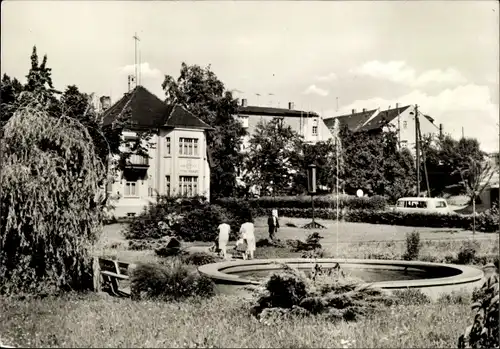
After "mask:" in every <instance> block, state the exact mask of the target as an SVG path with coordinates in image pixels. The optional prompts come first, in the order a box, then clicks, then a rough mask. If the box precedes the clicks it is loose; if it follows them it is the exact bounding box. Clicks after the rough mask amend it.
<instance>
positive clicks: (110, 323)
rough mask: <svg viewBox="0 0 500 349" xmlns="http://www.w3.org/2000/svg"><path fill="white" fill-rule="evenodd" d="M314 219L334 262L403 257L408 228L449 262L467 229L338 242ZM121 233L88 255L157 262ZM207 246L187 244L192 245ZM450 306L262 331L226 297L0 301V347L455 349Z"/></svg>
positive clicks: (301, 233)
mask: <svg viewBox="0 0 500 349" xmlns="http://www.w3.org/2000/svg"><path fill="white" fill-rule="evenodd" d="M308 222H309V220H308V219H288V218H282V219H281V222H280V223H281V225H282V228H281V229H280V231H279V233H278V235H277V237H278V238H279V239H282V240H285V239H301V240H305V238H306V236H307V235H308V234H309V233H311V232H312V231H307V230H304V229H302V228H300V227H302V226H303V225H304V224H306V223H308ZM319 222H320V223H322V224H323V225H325V226H326V227H327V229H325V230H318V231H319V232H320V234H321V235H322V236H324V239H322V240H321V244H322V245H323V246H324V249H325V250H326V251H327V253H329V254H331V255H334V256H335V254H336V253H337V246H338V251H339V253H338V255H336V257H341V258H342V257H345V258H367V257H370V256H372V257H373V256H377V255H385V256H387V257H388V258H394V259H400V258H401V256H402V254H403V253H404V252H405V238H406V233H407V232H411V231H414V230H418V231H419V232H420V237H421V241H422V248H421V252H420V256H432V257H433V258H441V257H443V258H444V256H446V255H450V254H455V255H456V253H457V252H458V250H459V249H460V246H461V245H462V243H463V241H464V240H467V239H470V238H472V233H471V232H467V231H452V230H450V229H430V228H417V229H415V228H410V227H395V226H384V225H370V224H361V223H339V234H338V242H339V244H338V245H337V243H336V242H337V235H336V224H335V222H331V221H329V222H328V221H322V220H319ZM287 223H289V224H288V225H295V226H296V227H293V226H287ZM123 227H124V226H123V225H120V224H115V225H109V226H106V227H105V232H104V234H103V236H102V238H101V240H100V242H99V244H98V245H97V246H96V248H95V251H94V253H95V254H96V255H98V256H108V257H114V258H117V259H119V260H122V261H128V262H137V261H142V262H158V261H160V260H161V259H160V257H157V256H156V255H155V254H154V252H153V251H129V250H127V241H126V240H125V239H124V238H123V236H122V234H121V233H120V231H121V230H122V229H123ZM297 227H298V228H297ZM256 237H257V239H260V238H267V224H266V220H265V218H258V219H257V220H256ZM475 239H476V240H478V241H479V251H478V254H484V255H485V254H492V255H495V254H496V255H497V254H498V234H477V235H476V236H475ZM208 245H209V244H207V243H194V244H186V246H189V247H193V246H195V247H193V248H200V247H199V246H205V247H206V246H208ZM201 248H203V247H201ZM300 255H301V253H300V252H299V253H296V256H300ZM294 256H295V254H292V253H290V251H288V250H287V249H278V248H273V247H265V248H258V249H257V251H256V257H257V258H273V257H294ZM453 299H454V298H453V297H451V298H449V299H444V300H442V301H439V302H437V303H429V304H427V303H422V304H414V303H413V301H412V302H410V303H411V304H408V303H400V304H398V305H396V306H392V307H387V308H386V309H384V310H383V311H382V313H381V314H379V315H378V316H376V317H373V318H367V319H362V320H360V321H358V322H356V323H346V322H337V323H333V322H330V321H328V320H325V319H321V318H315V317H312V318H291V319H286V320H283V321H282V322H279V323H275V324H270V325H266V324H264V323H260V322H259V321H258V320H257V319H255V318H254V317H252V316H251V315H250V304H249V303H248V301H246V300H243V299H239V298H236V297H233V296H227V295H217V296H215V297H214V298H211V299H209V300H189V301H186V302H182V303H180V302H169V303H167V302H158V301H132V300H130V299H116V298H112V297H109V296H107V295H99V294H87V295H74V294H73V295H67V296H64V297H61V298H45V299H27V300H16V299H13V298H5V297H0V342H2V343H3V344H8V345H15V346H18V347H19V346H22V347H226V348H227V347H289V348H297V347H384V348H402V347H403V348H404V347H425V348H432V347H434V348H443V347H455V346H456V344H457V339H458V337H459V335H460V334H462V332H463V330H464V328H465V327H466V326H467V325H468V324H470V322H471V320H472V312H471V310H470V302H469V301H466V302H457V301H454V300H453ZM89 334H91V335H89Z"/></svg>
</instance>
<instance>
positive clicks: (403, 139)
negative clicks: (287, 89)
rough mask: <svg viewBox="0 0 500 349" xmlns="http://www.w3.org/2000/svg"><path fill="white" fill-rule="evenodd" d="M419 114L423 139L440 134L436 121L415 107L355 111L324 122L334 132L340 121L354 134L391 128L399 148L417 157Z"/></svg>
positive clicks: (326, 119)
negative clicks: (336, 123)
mask: <svg viewBox="0 0 500 349" xmlns="http://www.w3.org/2000/svg"><path fill="white" fill-rule="evenodd" d="M417 112H418V121H419V125H420V133H421V134H422V137H423V136H425V135H435V134H438V133H439V126H437V125H436V124H434V119H433V118H431V117H430V116H428V115H424V114H422V113H421V112H420V111H418V110H417V109H416V108H415V106H414V105H407V106H402V107H399V106H396V108H393V109H387V110H380V109H373V110H366V109H363V110H362V111H361V112H356V110H355V109H353V110H352V113H351V114H345V115H339V116H336V117H331V118H325V119H324V122H325V124H326V126H327V127H328V128H329V129H330V130H333V126H334V124H335V119H338V120H339V121H340V123H341V124H344V125H347V127H348V128H349V130H351V131H353V132H363V131H371V130H377V129H382V130H387V129H389V128H391V129H393V130H396V133H397V136H398V144H399V147H400V148H401V149H402V148H408V149H409V150H410V151H411V152H412V153H413V154H414V155H415V149H416V139H417V138H416V118H415V115H416V113H417Z"/></svg>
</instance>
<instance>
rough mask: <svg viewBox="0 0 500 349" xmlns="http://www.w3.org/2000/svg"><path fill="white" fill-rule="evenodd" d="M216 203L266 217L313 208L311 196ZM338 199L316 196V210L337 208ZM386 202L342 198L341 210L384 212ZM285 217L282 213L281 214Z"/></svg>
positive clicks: (225, 200) (375, 198) (354, 197)
mask: <svg viewBox="0 0 500 349" xmlns="http://www.w3.org/2000/svg"><path fill="white" fill-rule="evenodd" d="M215 203H217V204H219V205H221V206H224V207H237V206H240V205H242V204H243V203H244V205H246V206H247V207H250V208H251V209H253V210H258V211H259V212H263V213H264V215H268V214H269V210H271V209H273V208H277V209H278V210H279V211H281V210H283V209H289V208H291V209H309V208H311V197H310V196H278V197H260V198H256V199H237V198H222V199H219V200H217V201H216V202H215ZM336 203H337V199H336V197H335V196H331V195H328V196H316V197H315V198H314V206H315V208H319V209H321V208H330V209H331V208H335V207H336ZM385 207H386V201H385V199H384V197H382V196H373V197H369V198H367V197H361V198H358V197H356V196H340V197H339V208H340V209H344V208H345V209H351V210H358V209H367V210H384V209H385ZM280 215H281V216H283V214H282V213H280Z"/></svg>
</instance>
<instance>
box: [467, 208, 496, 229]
mask: <svg viewBox="0 0 500 349" xmlns="http://www.w3.org/2000/svg"><path fill="white" fill-rule="evenodd" d="M499 217H500V215H499V212H498V207H497V206H493V207H492V208H490V209H489V210H486V211H484V212H481V213H480V214H478V215H477V216H476V230H477V231H484V232H496V231H498V227H499V219H500V218H499ZM471 229H472V227H471Z"/></svg>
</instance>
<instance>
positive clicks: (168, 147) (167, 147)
mask: <svg viewBox="0 0 500 349" xmlns="http://www.w3.org/2000/svg"><path fill="white" fill-rule="evenodd" d="M170 149H171V148H170V137H167V138H166V139H165V155H170Z"/></svg>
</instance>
